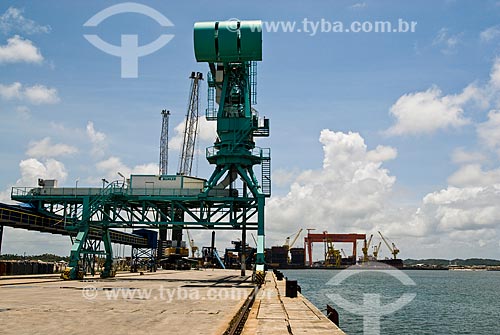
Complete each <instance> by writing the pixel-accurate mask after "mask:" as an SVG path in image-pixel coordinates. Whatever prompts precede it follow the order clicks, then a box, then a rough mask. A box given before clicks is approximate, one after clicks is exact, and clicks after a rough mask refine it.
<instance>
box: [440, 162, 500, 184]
mask: <svg viewBox="0 0 500 335" xmlns="http://www.w3.org/2000/svg"><path fill="white" fill-rule="evenodd" d="M448 183H449V184H450V185H453V186H459V187H470V186H489V185H494V184H499V183H500V168H499V169H493V170H488V171H484V170H483V168H482V167H481V165H480V164H468V165H464V166H462V167H460V169H458V171H456V172H455V173H453V174H452V175H451V176H450V177H448Z"/></svg>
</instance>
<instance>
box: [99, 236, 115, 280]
mask: <svg viewBox="0 0 500 335" xmlns="http://www.w3.org/2000/svg"><path fill="white" fill-rule="evenodd" d="M102 242H103V243H104V252H105V256H106V259H105V261H104V269H103V270H102V273H101V278H108V277H114V272H113V246H112V245H111V238H110V237H109V229H107V228H106V229H104V230H103V233H102Z"/></svg>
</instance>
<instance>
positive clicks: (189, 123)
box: [178, 72, 203, 176]
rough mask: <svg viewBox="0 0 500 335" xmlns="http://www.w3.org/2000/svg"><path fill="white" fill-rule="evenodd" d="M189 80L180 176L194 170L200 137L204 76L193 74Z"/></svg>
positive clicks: (187, 174) (188, 174)
mask: <svg viewBox="0 0 500 335" xmlns="http://www.w3.org/2000/svg"><path fill="white" fill-rule="evenodd" d="M189 78H190V79H191V89H190V94H189V106H188V110H187V113H186V123H185V127H184V140H183V142H182V151H181V156H180V159H179V170H178V174H179V175H182V176H190V175H191V170H192V168H193V158H194V150H195V144H196V136H197V135H198V116H199V112H198V109H199V106H200V103H199V95H200V80H203V75H202V74H201V73H200V72H196V73H195V72H191V76H190V77H189Z"/></svg>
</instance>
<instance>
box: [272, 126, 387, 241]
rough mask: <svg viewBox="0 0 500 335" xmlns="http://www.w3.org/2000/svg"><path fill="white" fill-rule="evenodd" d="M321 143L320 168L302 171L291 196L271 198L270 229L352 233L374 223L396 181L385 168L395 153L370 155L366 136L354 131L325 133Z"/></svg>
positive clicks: (383, 149)
mask: <svg viewBox="0 0 500 335" xmlns="http://www.w3.org/2000/svg"><path fill="white" fill-rule="evenodd" d="M320 142H321V143H322V144H323V151H324V160H323V167H322V169H321V170H319V171H312V170H307V171H303V172H302V173H300V174H298V175H297V176H296V177H295V178H294V179H293V180H292V182H291V185H290V190H289V192H288V194H286V195H285V196H282V197H272V198H271V199H270V200H269V203H268V206H267V208H268V209H267V211H266V213H267V219H266V220H267V222H270V224H269V225H268V229H270V230H272V231H274V232H280V233H290V232H292V231H294V230H296V229H297V228H298V227H315V228H318V230H322V229H326V228H327V227H331V226H332V225H334V226H335V230H336V231H338V232H349V231H355V230H356V229H357V228H360V229H364V228H367V227H368V226H370V228H371V227H372V225H373V224H376V217H377V215H378V214H380V212H381V211H383V209H384V206H385V202H386V200H387V197H388V195H389V194H390V192H391V190H392V186H393V184H394V183H395V181H396V178H395V177H393V176H390V175H389V171H387V170H386V169H384V168H382V167H381V165H382V163H383V162H384V161H385V160H387V159H392V158H394V157H395V155H396V151H395V150H394V149H392V148H389V147H378V148H377V149H375V150H372V151H370V150H368V149H367V147H366V144H365V143H364V140H363V138H362V137H361V136H360V135H359V134H358V133H351V132H350V133H347V134H346V133H342V132H333V131H330V130H323V131H322V132H321V135H320ZM282 174H284V173H282ZM356 227H357V228H356Z"/></svg>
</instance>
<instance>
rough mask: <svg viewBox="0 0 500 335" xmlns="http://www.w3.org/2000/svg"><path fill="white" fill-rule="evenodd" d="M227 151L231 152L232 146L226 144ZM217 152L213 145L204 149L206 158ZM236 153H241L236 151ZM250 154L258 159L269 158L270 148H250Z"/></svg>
mask: <svg viewBox="0 0 500 335" xmlns="http://www.w3.org/2000/svg"><path fill="white" fill-rule="evenodd" d="M226 148H227V151H229V152H231V151H233V150H232V148H233V147H232V146H227V147H226ZM218 153H219V149H218V148H217V147H215V146H211V147H208V148H206V149H205V154H206V157H207V158H211V157H213V156H216V155H217V154H218ZM238 154H241V153H240V152H238ZM250 155H252V156H254V157H258V158H260V159H269V158H271V149H270V148H260V147H255V148H253V149H252V150H250Z"/></svg>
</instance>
